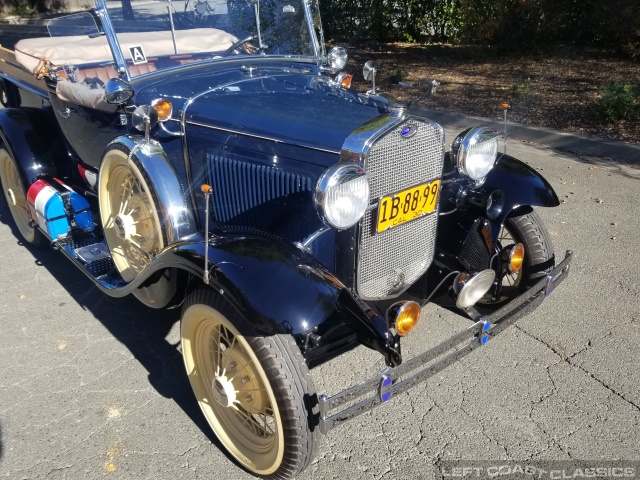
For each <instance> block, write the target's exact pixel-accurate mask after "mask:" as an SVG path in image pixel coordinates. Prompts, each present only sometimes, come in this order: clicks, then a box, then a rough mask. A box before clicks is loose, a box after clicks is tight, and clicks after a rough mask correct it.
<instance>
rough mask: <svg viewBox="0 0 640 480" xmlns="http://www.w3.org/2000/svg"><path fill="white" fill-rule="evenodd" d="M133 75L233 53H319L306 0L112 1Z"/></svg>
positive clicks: (112, 12)
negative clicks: (307, 15) (310, 25)
mask: <svg viewBox="0 0 640 480" xmlns="http://www.w3.org/2000/svg"><path fill="white" fill-rule="evenodd" d="M106 5H107V8H108V10H109V17H110V18H111V22H112V24H113V27H114V30H115V31H116V34H117V36H118V41H119V43H120V48H121V50H122V53H123V55H124V58H125V59H126V61H127V68H128V69H129V75H130V76H132V77H134V76H136V75H140V74H144V73H148V72H152V71H156V70H162V69H166V68H172V67H176V66H179V65H185V64H188V63H192V62H199V61H206V60H211V59H214V58H222V57H225V56H229V57H232V56H234V55H286V56H315V55H316V51H315V48H314V39H313V37H312V33H311V31H310V30H309V25H308V22H307V17H306V14H305V7H304V5H303V0H207V1H202V0H195V2H194V0H184V1H167V0H122V1H107V2H106Z"/></svg>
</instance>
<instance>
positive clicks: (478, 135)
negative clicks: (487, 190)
mask: <svg viewBox="0 0 640 480" xmlns="http://www.w3.org/2000/svg"><path fill="white" fill-rule="evenodd" d="M499 136H500V133H498V132H495V131H493V130H491V129H489V128H487V127H473V128H470V129H468V130H465V131H464V132H462V133H461V134H460V135H458V136H457V137H456V139H455V140H454V141H453V143H452V144H451V158H452V159H453V161H454V163H455V164H456V165H457V167H458V171H459V172H460V173H462V174H463V175H466V176H467V177H469V178H471V179H472V180H475V181H477V182H478V181H481V180H483V179H484V177H486V176H487V174H488V173H489V172H490V171H491V169H492V168H493V166H494V165H495V163H496V158H497V156H498V137H499Z"/></svg>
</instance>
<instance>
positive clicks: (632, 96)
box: [596, 83, 640, 120]
mask: <svg viewBox="0 0 640 480" xmlns="http://www.w3.org/2000/svg"><path fill="white" fill-rule="evenodd" d="M599 90H600V98H599V99H598V101H597V102H596V107H597V109H598V111H599V112H600V115H602V116H603V117H604V118H605V119H607V120H633V119H636V118H640V88H639V87H638V85H623V84H621V83H610V84H608V85H605V86H604V87H602V88H600V89H599Z"/></svg>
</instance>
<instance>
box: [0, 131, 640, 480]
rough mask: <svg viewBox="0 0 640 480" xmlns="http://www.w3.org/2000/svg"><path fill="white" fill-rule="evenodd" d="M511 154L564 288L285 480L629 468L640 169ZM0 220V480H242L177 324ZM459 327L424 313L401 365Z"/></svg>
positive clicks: (341, 378)
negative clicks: (453, 470) (566, 266)
mask: <svg viewBox="0 0 640 480" xmlns="http://www.w3.org/2000/svg"><path fill="white" fill-rule="evenodd" d="M451 126H453V127H461V126H463V125H458V124H456V123H455V122H451ZM455 130H456V129H447V132H448V139H449V141H450V140H451V139H453V138H454V136H455ZM523 140H525V141H524V142H522V141H516V140H514V141H512V142H511V143H510V144H509V145H508V150H509V153H510V154H512V155H514V156H516V157H518V158H520V159H522V160H524V161H526V162H527V163H528V164H530V165H531V166H532V167H533V168H535V169H536V170H538V171H539V172H540V173H541V174H542V175H544V176H545V177H546V178H547V180H548V181H549V182H550V183H551V184H552V185H553V186H554V188H555V189H556V191H557V193H558V195H559V197H560V198H561V199H562V204H561V205H560V206H559V207H557V208H553V209H540V210H539V212H540V214H541V216H542V217H543V219H544V221H545V222H546V224H547V227H548V228H549V230H550V232H551V235H552V238H553V241H554V244H555V250H556V254H557V255H558V257H563V255H564V252H565V250H567V249H572V250H573V251H574V252H575V258H574V261H573V264H572V268H571V274H570V277H569V278H568V279H567V280H566V281H565V282H564V283H563V284H562V285H561V286H560V287H559V288H558V289H557V290H556V291H554V293H553V294H552V295H551V296H550V297H549V298H547V299H546V300H545V302H544V303H543V304H542V305H541V306H540V307H539V308H538V309H537V310H536V311H535V312H533V313H532V314H531V315H529V316H528V317H526V318H524V319H522V320H520V321H519V322H518V323H517V324H516V325H515V326H513V327H511V328H509V329H508V330H507V331H506V332H505V333H503V334H502V335H500V336H499V337H497V338H495V339H493V340H491V341H490V342H489V343H488V344H487V345H486V347H483V348H480V349H478V350H476V351H475V352H473V353H472V354H471V355H469V356H467V357H466V358H465V359H464V360H463V361H461V362H459V363H457V364H455V365H454V366H452V367H450V368H448V369H447V370H444V371H443V372H441V373H440V374H439V375H437V376H436V377H434V378H432V379H430V380H429V381H427V382H426V383H424V384H422V385H420V386H418V387H416V388H414V389H412V390H410V391H409V392H407V393H404V394H401V395H399V396H398V397H397V398H395V399H393V400H392V401H391V402H389V403H388V404H387V405H384V406H381V407H379V408H377V409H376V410H373V411H371V412H369V413H366V414H363V415H361V416H360V417H358V418H356V419H355V420H353V421H352V422H350V423H349V424H347V425H346V426H342V427H337V428H336V429H334V430H332V431H331V432H330V433H329V434H328V435H327V436H326V437H325V438H324V439H323V443H322V445H321V446H320V448H319V453H318V458H317V460H316V461H315V462H314V463H313V464H312V465H311V467H310V468H309V469H308V470H307V471H306V472H304V474H302V475H301V476H300V477H299V478H300V479H304V480H307V479H314V480H316V479H322V480H324V479H344V478H350V479H352V480H356V479H416V478H419V479H431V478H434V477H435V476H436V475H437V473H438V471H439V470H438V469H439V467H438V465H440V464H441V462H442V461H446V460H453V459H457V460H459V459H463V460H487V461H492V462H495V463H496V464H499V465H501V464H506V463H507V462H508V461H516V462H528V463H533V464H545V462H548V461H551V460H567V461H569V460H572V459H583V460H589V461H591V462H593V463H594V464H598V462H604V461H606V460H640V452H639V446H640V368H638V366H639V365H640V349H639V348H638V345H640V321H639V317H640V300H639V298H640V287H639V283H638V280H637V278H638V276H637V266H638V264H640V253H639V249H638V241H637V236H638V232H639V231H640V220H639V218H640V217H639V216H638V214H637V208H638V205H639V204H640V168H638V164H637V163H634V162H630V161H627V159H623V158H620V159H616V157H615V156H613V155H600V156H594V155H592V153H590V154H589V155H577V154H573V153H567V152H566V151H559V150H557V149H552V148H549V147H541V146H538V145H533V144H532V143H530V142H531V140H527V139H526V138H525V139H523ZM573 140H575V138H573V137H572V141H573ZM636 148H637V147H636ZM574 151H578V152H580V150H579V149H574ZM0 212H1V213H0V252H2V254H1V256H0V325H1V327H0V332H1V335H0V442H1V452H0V478H11V479H37V478H46V479H83V480H84V479H97V478H113V479H177V478H183V479H220V480H223V479H243V478H251V476H250V475H248V474H246V473H245V472H243V471H242V470H240V469H239V468H238V467H237V466H236V464H235V463H234V462H233V461H232V460H231V459H229V458H228V457H227V455H225V453H224V452H223V451H222V450H221V448H220V446H219V444H218V443H217V441H216V439H215V438H214V437H213V435H212V434H210V433H209V429H208V426H207V425H206V423H205V422H204V420H203V417H202V414H201V412H200V410H199V408H198V406H197V404H196V401H195V399H194V397H193V394H192V393H191V390H190V387H189V383H188V380H187V378H186V376H185V373H184V369H183V364H182V358H181V354H180V352H179V348H178V343H179V336H178V332H179V324H178V318H179V312H178V311H176V310H168V311H156V310H151V309H148V308H146V307H144V306H142V305H141V304H139V303H138V302H137V301H136V300H135V299H134V298H124V299H112V298H109V297H107V296H105V295H103V294H101V293H100V292H99V291H98V290H97V289H96V288H95V287H93V286H92V285H91V283H90V282H89V281H88V280H87V279H86V278H85V277H84V275H83V274H82V273H81V272H79V271H76V269H75V268H73V267H72V266H71V265H70V264H68V263H67V261H66V260H65V259H64V258H63V257H62V256H61V255H60V254H59V253H56V252H54V251H50V250H46V249H44V250H35V249H31V248H28V247H26V246H24V245H22V244H21V242H20V240H19V238H18V236H17V233H15V232H14V231H13V230H12V228H11V225H12V222H11V221H10V219H9V214H8V211H7V210H6V208H2V209H1V210H0ZM468 324H469V322H468V320H465V319H464V318H461V317H458V316H456V315H454V314H452V313H450V312H448V311H445V310H443V309H440V308H438V307H436V306H433V305H428V306H426V307H425V308H424V310H423V314H422V319H421V322H420V325H419V326H418V328H417V329H416V331H415V332H412V333H411V334H410V335H409V336H408V337H407V339H406V340H407V341H406V342H405V343H404V355H405V358H410V357H412V356H414V355H416V354H418V353H420V352H421V351H424V350H425V349H427V348H429V346H432V345H435V344H436V343H437V342H438V341H439V340H441V339H444V338H446V337H447V336H449V335H451V334H452V333H454V332H455V331H458V330H460V329H462V328H464V327H465V326H467V325H468ZM383 368H384V365H383V362H382V360H381V358H380V355H379V354H376V353H375V352H372V351H370V350H367V349H366V348H364V347H360V348H357V349H356V350H353V351H351V352H349V353H347V354H345V355H342V356H340V357H338V358H337V359H335V360H333V361H331V362H329V363H326V364H324V365H322V366H321V367H318V368H316V369H314V370H313V371H312V375H313V378H314V381H315V384H316V388H317V390H318V392H319V393H328V394H331V393H334V392H337V391H339V390H341V389H343V388H345V387H346V386H348V385H351V384H353V383H356V382H359V381H361V380H363V379H365V378H368V377H370V376H372V375H374V374H376V373H378V372H380V371H381V370H382V369H383ZM501 478H505V477H504V476H503V477H501Z"/></svg>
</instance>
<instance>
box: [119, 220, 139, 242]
mask: <svg viewBox="0 0 640 480" xmlns="http://www.w3.org/2000/svg"><path fill="white" fill-rule="evenodd" d="M114 229H115V231H116V235H118V237H120V238H122V239H123V240H128V239H130V238H131V237H132V236H134V235H135V234H136V222H135V220H134V219H133V217H132V216H131V215H122V214H121V215H117V216H116V218H115V221H114Z"/></svg>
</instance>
